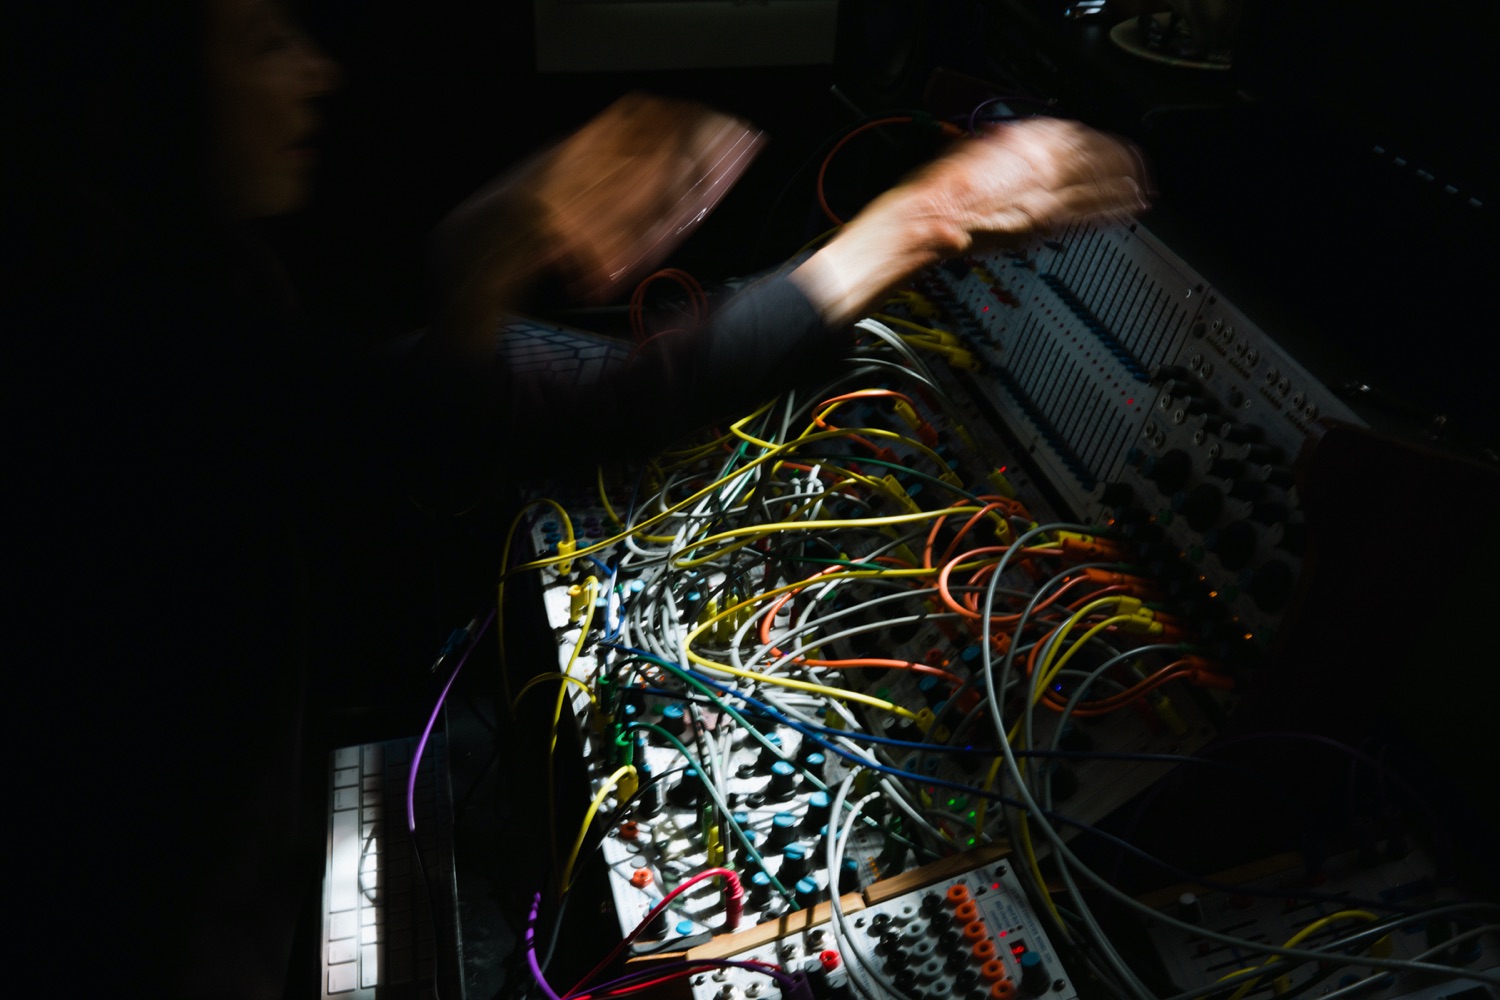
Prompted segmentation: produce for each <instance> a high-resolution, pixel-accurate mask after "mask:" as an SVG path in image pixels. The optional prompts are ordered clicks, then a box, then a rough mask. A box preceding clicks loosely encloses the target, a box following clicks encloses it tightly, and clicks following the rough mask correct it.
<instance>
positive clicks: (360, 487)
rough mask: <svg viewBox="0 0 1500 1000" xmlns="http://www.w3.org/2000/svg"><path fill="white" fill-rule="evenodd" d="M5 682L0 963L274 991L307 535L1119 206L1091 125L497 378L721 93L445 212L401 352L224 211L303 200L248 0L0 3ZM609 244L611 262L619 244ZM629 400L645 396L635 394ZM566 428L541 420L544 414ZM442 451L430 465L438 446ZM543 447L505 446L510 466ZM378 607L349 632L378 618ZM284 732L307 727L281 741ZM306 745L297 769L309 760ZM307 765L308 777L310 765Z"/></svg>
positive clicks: (658, 207) (728, 375)
mask: <svg viewBox="0 0 1500 1000" xmlns="http://www.w3.org/2000/svg"><path fill="white" fill-rule="evenodd" d="M5 16H6V22H7V23H6V24H5V25H4V27H3V35H4V41H3V43H0V44H3V45H4V46H5V52H4V61H5V72H6V74H7V93H6V95H5V103H6V107H5V109H4V110H5V114H6V135H7V146H8V149H7V153H6V163H5V168H6V172H7V177H6V183H5V198H6V204H5V208H4V212H5V234H4V243H5V252H6V257H5V266H4V269H3V274H0V281H3V301H0V310H3V331H4V338H5V351H6V364H5V374H6V386H5V390H4V399H5V406H6V418H5V433H6V437H7V442H6V448H5V456H6V460H7V466H8V468H7V472H8V476H7V488H6V492H7V496H8V499H10V501H11V503H10V504H8V505H7V507H8V509H9V521H8V530H7V532H6V541H5V550H4V559H5V564H6V571H7V573H6V575H7V580H8V583H9V587H8V588H7V589H8V594H7V601H6V604H7V612H8V615H7V617H8V622H7V625H6V628H5V639H6V644H7V650H6V652H7V660H8V669H7V676H8V678H10V679H11V680H12V687H11V690H10V691H9V692H7V699H6V701H7V706H8V709H9V714H10V715H11V716H12V717H13V719H12V725H11V727H10V730H11V734H12V736H11V738H12V739H13V740H14V741H15V742H16V744H17V745H19V746H20V747H21V748H22V757H21V760H20V761H19V763H18V765H17V766H16V767H15V768H13V773H14V774H16V776H17V780H16V783H15V786H14V791H13V795H12V799H11V805H10V813H11V823H10V826H11V828H12V837H11V838H10V843H11V844H12V851H11V858H12V862H13V863H14V864H16V865H17V866H19V867H21V868H22V869H23V870H22V872H20V873H19V876H18V877H16V878H13V879H11V880H10V881H11V886H12V888H11V891H10V892H8V894H7V898H8V899H9V900H10V901H11V903H12V909H13V912H14V913H15V914H16V915H17V916H19V918H20V919H19V923H20V924H21V925H22V929H21V930H20V931H18V932H17V933H16V934H14V935H13V936H12V948H13V949H15V956H13V958H12V963H13V964H14V965H15V966H16V967H17V968H20V969H21V970H22V976H23V978H35V979H36V981H38V982H40V983H42V984H45V985H46V987H47V988H48V990H49V992H54V993H62V994H67V993H72V992H82V991H85V990H87V991H102V992H115V993H121V994H125V995H131V994H138V995H152V996H161V997H175V996H204V995H212V996H246V997H250V996H278V995H282V994H283V993H284V992H286V993H289V994H290V995H300V994H301V993H302V992H304V991H306V992H311V990H312V989H313V988H314V987H315V984H314V983H309V982H305V981H294V982H291V983H290V984H289V983H288V963H289V955H290V954H291V948H292V938H293V931H294V928H295V926H296V922H297V918H298V913H299V911H300V910H301V908H302V906H303V904H304V902H310V901H313V900H314V897H315V896H316V886H317V879H318V877H319V874H320V872H321V866H322V846H323V831H322V830H321V823H322V815H323V813H322V806H321V803H322V802H323V795H324V794H326V792H325V790H324V789H322V788H320V787H316V782H313V781H304V773H305V771H306V768H305V766H304V765H305V764H306V763H307V762H308V760H307V759H311V760H312V761H314V762H316V761H317V760H318V759H319V757H318V754H319V753H320V752H321V748H317V747H313V748H307V747H305V746H304V742H303V737H302V734H303V732H304V720H303V707H304V693H305V688H306V682H307V676H308V671H309V668H310V664H309V662H308V660H309V648H310V635H311V634H312V633H313V631H314V630H315V629H317V628H318V627H320V623H319V622H318V621H317V620H316V619H315V617H314V613H315V609H316V608H317V606H318V604H317V597H318V595H317V594H316V593H315V592H313V589H312V588H313V587H314V585H315V582H316V580H317V579H318V575H317V573H316V572H314V570H315V569H316V567H315V566H310V562H315V559H312V558H311V557H310V553H313V552H315V550H316V546H315V545H314V544H312V542H313V539H314V536H315V535H316V533H317V532H318V531H319V530H320V526H322V525H326V524H327V523H329V521H330V520H331V519H333V518H336V517H337V516H338V514H339V511H340V510H341V509H344V507H345V506H346V505H348V504H351V503H358V502H361V497H363V496H366V495H368V494H370V493H380V492H385V493H391V492H399V491H400V490H401V489H402V488H403V485H402V483H401V482H400V479H401V476H402V475H403V474H405V472H407V471H409V470H410V469H411V468H412V466H411V464H410V463H408V462H404V461H396V460H393V458H392V455H391V451H390V447H389V442H392V441H405V442H409V443H411V444H412V445H413V446H414V447H413V449H412V450H413V451H414V452H418V453H420V454H422V455H423V457H424V458H426V459H427V460H428V461H427V462H426V464H424V465H422V466H421V467H420V474H421V475H423V476H427V477H434V476H446V475H452V476H456V477H463V476H472V475H475V474H476V473H477V474H481V475H482V474H486V473H490V470H495V469H501V468H505V467H509V466H508V465H506V464H505V463H503V462H502V458H505V457H510V458H514V457H515V456H518V455H528V456H532V457H536V458H539V459H540V458H544V457H545V456H546V454H548V453H547V452H546V451H545V450H544V444H545V442H544V441H543V440H542V439H543V437H544V436H543V435H540V434H536V433H534V432H528V430H527V428H528V427H534V426H540V425H541V422H542V421H547V422H548V426H549V427H551V428H552V430H551V431H549V433H556V428H557V427H570V426H572V427H582V426H583V423H582V422H583V421H584V420H585V419H586V420H587V427H588V429H589V431H590V433H589V434H588V435H585V436H580V437H575V438H573V440H574V441H576V442H577V443H578V444H579V445H580V446H583V445H584V444H585V443H586V444H587V448H588V449H591V450H592V451H593V452H594V453H596V454H599V453H604V454H607V453H609V452H610V451H611V450H612V449H615V448H619V447H624V446H625V445H627V444H629V445H632V446H634V447H637V448H639V447H644V446H646V445H648V444H650V443H657V444H660V443H663V442H664V440H665V438H666V437H667V436H669V435H670V434H672V433H674V432H677V431H681V430H684V429H686V426H687V425H689V424H691V423H693V422H702V421H705V420H707V419H709V418H711V417H715V416H720V415H723V414H724V413H725V412H727V411H730V410H733V409H734V408H736V407H738V406H741V405H744V404H747V403H750V402H753V401H755V400H756V399H758V398H760V397H761V396H763V395H764V394H766V393H768V392H770V391H772V390H774V389H775V388H777V387H778V386H780V385H782V384H784V383H785V381H787V380H788V379H789V377H790V375H789V373H791V372H793V371H797V370H804V369H807V368H810V367H817V366H820V365H823V364H826V363H828V362H830V361H831V360H832V359H833V358H834V357H836V356H837V355H838V354H839V353H840V351H841V348H842V347H843V346H844V345H845V344H846V342H847V340H846V333H845V331H846V329H847V327H848V326H849V325H850V323H851V322H852V321H853V320H855V319H857V318H858V317H859V316H860V315H861V314H862V313H864V312H865V311H867V310H868V309H870V308H871V307H872V306H873V305H875V304H876V303H878V302H879V301H880V300H881V298H882V296H884V295H885V294H886V293H887V292H888V291H889V290H890V289H892V288H894V287H896V286H898V285H899V284H901V283H902V282H903V281H905V280H906V279H908V278H909V277H910V276H911V275H912V274H913V273H914V272H915V271H916V270H918V269H920V268H922V267H925V266H927V265H930V264H933V263H935V262H937V261H939V260H941V259H943V258H945V257H948V256H952V255H955V254H961V253H964V252H966V251H967V250H968V249H969V248H970V247H971V246H972V245H973V244H974V242H975V241H976V240H982V239H986V238H989V237H992V236H996V235H999V236H1006V235H1020V234H1025V233H1028V232H1031V231H1033V230H1035V229H1037V228H1039V227H1046V226H1050V225H1053V224H1061V223H1063V222H1065V221H1067V220H1069V219H1072V218H1075V217H1078V216H1083V215H1088V214H1092V213H1097V212H1106V211H1112V210H1115V209H1120V208H1125V209H1134V208H1138V207H1140V205H1141V200H1140V199H1141V194H1140V185H1141V183H1142V178H1141V174H1140V168H1139V166H1138V164H1137V162H1136V159H1135V157H1134V156H1133V154H1132V153H1131V152H1130V151H1129V150H1127V149H1125V148H1124V147H1122V146H1121V145H1119V144H1118V143H1116V142H1114V141H1112V140H1110V139H1108V138H1106V137H1104V136H1101V135H1099V134H1097V133H1094V132H1091V131H1089V130H1087V129H1084V128H1082V127H1080V126H1077V125H1073V124H1068V123H1063V122H1056V121H1036V122H1032V123H1026V124H1018V125H1014V126H1010V127H1008V128H1006V129H1004V130H1001V131H998V132H996V133H993V134H991V135H987V136H985V137H982V138H980V139H978V140H975V141H968V142H964V143H961V144H959V145H958V146H957V147H956V148H955V149H954V150H953V151H952V152H950V153H949V154H948V155H946V156H944V157H942V158H940V159H938V160H936V161H934V162H933V163H932V164H930V165H929V166H928V167H927V168H925V169H923V170H921V171H919V172H917V173H916V174H915V175H914V176H912V177H911V178H910V179H908V180H907V181H905V182H904V183H902V184H901V185H899V186H897V187H896V188H894V189H892V190H891V191H889V192H887V193H886V194H884V195H882V196H880V197H879V198H877V199H876V200H875V201H874V202H873V203H872V204H871V205H869V206H868V207H867V208H866V209H865V210H864V211H863V212H862V213H860V214H859V216H857V217H856V218H855V219H854V220H853V221H852V222H851V223H849V224H848V225H847V226H845V227H844V228H843V229H842V230H841V231H840V232H839V233H838V234H837V235H836V236H835V238H834V239H833V240H831V241H830V242H829V243H828V244H827V245H826V246H825V247H824V248H823V249H821V250H819V251H818V252H817V253H815V254H813V255H812V256H810V257H809V258H807V259H806V260H804V261H801V262H800V263H798V264H797V265H796V266H795V267H793V268H790V269H787V270H785V271H784V272H783V273H779V274H777V275H773V276H770V277H768V278H766V279H764V280H761V281H759V282H756V283H755V284H753V285H752V286H750V287H749V288H747V289H746V290H744V291H742V292H741V293H739V294H738V295H736V296H735V297H733V298H732V299H730V300H729V301H728V302H727V303H725V304H724V306H723V307H722V308H721V309H720V310H719V311H718V312H717V313H716V314H715V315H714V316H713V317H712V318H711V319H710V320H709V321H708V322H707V323H706V324H705V325H704V327H703V328H702V329H700V330H697V331H694V332H693V334H692V335H691V336H686V337H673V338H659V339H658V341H657V342H655V343H654V344H653V346H652V347H651V348H650V349H649V350H647V351H644V352H642V355H641V357H640V358H639V359H638V360H637V362H636V363H635V364H633V365H631V366H630V367H629V368H626V369H623V370H621V371H619V372H616V373H614V375H613V376H612V378H611V379H609V380H607V381H606V382H605V383H603V384H602V385H601V386H598V387H595V388H594V389H592V390H591V392H590V396H589V407H588V410H589V412H588V415H587V417H584V416H581V415H580V414H581V413H582V411H583V407H579V406H574V405H572V404H573V403H574V402H575V400H572V399H570V398H568V397H567V395H566V394H561V395H559V394H557V393H555V392H550V391H544V390H543V389H542V388H539V387H537V386H536V385H534V384H530V383H522V382H518V381H515V380H512V379H510V378H509V377H508V375H507V373H506V372H504V371H498V370H496V369H495V367H494V365H493V363H492V361H491V359H492V358H493V336H494V328H495V319H496V317H497V316H498V315H499V314H500V313H501V312H502V311H503V310H505V309H506V308H507V307H508V306H513V305H514V304H516V303H517V302H519V301H521V298H522V296H523V295H524V293H525V290H526V288H527V286H528V284H529V283H531V282H534V281H535V280H536V279H537V278H538V277H539V276H540V275H542V274H544V273H556V274H561V275H562V276H563V277H564V278H565V280H566V281H567V282H568V284H569V287H571V288H572V289H573V290H574V291H575V293H576V294H578V295H579V296H580V297H583V298H599V297H602V296H605V295H608V294H610V293H611V291H612V290H613V289H616V288H618V287H619V286H620V284H621V282H622V280H624V276H628V275H627V272H632V271H634V272H638V270H639V268H640V267H642V266H645V265H646V264H649V263H650V258H651V255H652V252H653V250H654V249H655V250H659V246H658V244H659V243H660V241H659V239H658V236H659V232H660V227H661V213H663V212H670V211H671V210H672V206H675V205H677V204H678V203H679V201H680V199H681V198H682V196H683V194H684V192H685V191H686V190H687V189H688V188H689V187H690V186H691V184H692V180H693V178H694V177H695V176H697V175H698V174H700V173H701V170H702V168H703V166H704V163H705V162H706V161H707V160H709V159H711V158H712V155H713V150H714V149H715V148H716V147H715V145H714V143H715V142H716V141H718V140H717V139H716V138H715V137H716V136H721V135H722V131H723V129H724V128H725V127H726V119H724V118H723V117H722V116H715V115H713V114H712V113H710V112H707V111H706V110H703V109H698V108H693V107H690V106H686V105H682V104H680V103H675V102H663V101H657V100H655V99H652V98H645V97H631V98H626V99H624V100H622V101H621V102H619V103H617V104H616V105H614V106H612V107H611V108H609V109H608V110H606V111H605V112H604V113H603V115H602V116H601V117H600V118H599V119H597V120H596V121H595V122H593V123H591V124H590V125H588V126H586V127H585V128H584V129H583V130H581V131H580V132H579V133H577V134H576V135H574V136H572V137H570V138H568V139H566V140H564V141H563V142H562V143H560V144H559V145H558V146H556V147H555V148H553V149H552V150H550V151H548V152H546V153H543V154H541V155H540V156H539V157H538V158H536V159H535V160H533V161H532V162H531V163H529V164H528V165H527V166H526V167H524V168H523V169H521V170H519V171H517V172H515V173H513V174H512V175H511V176H509V177H508V178H506V179H504V180H502V181H501V182H499V183H497V184H496V185H495V186H493V187H492V188H490V189H487V190H486V191H485V192H482V193H481V194H480V195H479V196H476V198H475V199H473V200H472V201H471V202H469V203H467V204H466V205H465V206H463V207H461V208H460V209H459V210H458V211H457V212H456V213H455V215H454V216H453V217H452V218H451V219H450V220H448V222H446V223H445V224H444V226H443V227H441V229H440V230H439V232H438V234H437V246H436V247H435V250H434V260H435V261H436V262H437V263H438V266H439V270H440V280H439V286H440V289H441V292H442V296H443V301H442V303H441V305H440V306H439V311H438V314H437V315H436V317H435V319H434V323H433V326H432V328H431V329H430V330H429V331H428V333H427V335H426V337H424V339H423V342H422V343H421V344H420V345H419V346H418V347H417V348H416V350H415V351H414V352H413V353H412V355H411V356H410V357H409V358H407V359H406V360H405V363H404V364H403V365H401V366H400V367H399V369H398V370H396V371H384V370H382V369H381V368H380V367H379V366H377V365H376V364H375V363H374V362H373V361H372V359H370V358H368V357H367V356H366V355H364V354H363V353H362V352H360V351H358V350H356V349H355V348H354V347H352V346H351V345H349V344H346V343H343V342H341V341H339V340H338V338H337V337H335V336H331V335H329V334H327V333H322V332H319V331H313V330H309V329H306V328H305V326H304V324H303V322H302V321H301V319H300V318H299V315H298V311H297V309H296V305H295V296H294V294H293V292H292V289H290V288H289V287H288V284H287V282H286V280H285V278H284V277H283V275H282V272H281V270H280V269H279V267H278V265H277V263H276V261H275V260H274V259H273V258H272V256H271V255H270V254H269V253H268V252H267V251H266V250H265V249H264V247H263V246H262V245H261V244H260V243H259V242H258V241H257V240H256V238H255V236H254V234H253V230H251V229H249V228H247V223H248V222H250V221H252V220H254V219H256V218H259V217H264V216H267V215H274V214H279V213H284V212H289V211H292V210H295V209H296V208H297V207H299V206H300V205H302V204H303V202H304V201H305V200H306V199H307V197H308V195H309V190H310V179H311V174H312V171H313V168H314V161H315V156H314V154H313V152H312V147H311V142H312V140H313V138H314V136H315V134H316V130H317V128H318V117H317V107H316V99H317V98H318V97H319V96H320V95H321V94H324V93H326V92H327V91H328V90H330V89H331V88H333V87H335V86H337V84H338V81H339V71H338V68H337V67H336V66H335V65H334V64H333V63H332V62H331V61H330V60H329V59H328V58H327V57H326V56H325V55H324V54H323V53H322V52H321V51H320V50H319V49H318V48H317V47H316V46H315V45H314V44H313V42H312V41H311V40H310V39H309V38H308V37H307V36H306V35H305V34H304V33H303V32H302V31H301V30H300V29H299V27H298V26H297V24H296V22H295V21H294V20H293V19H292V18H291V17H290V16H289V14H288V13H287V11H286V9H285V8H284V7H283V6H282V5H281V4H280V3H277V2H273V0H94V2H89V0H47V2H45V3H35V4H29V5H25V6H12V7H10V8H8V9H7V11H6V15H5ZM622 262H624V263H623V264H622ZM642 394H649V395H650V398H654V399H657V400H658V401H661V400H671V401H672V405H670V406H668V405H657V406H651V407H636V406H633V405H631V404H632V402H633V401H634V400H635V399H638V398H641V396H642ZM570 421H571V423H569V422H570ZM433 456H436V459H435V460H434V459H433ZM532 468H533V469H535V468H536V466H535V465H533V466H532ZM372 627H374V626H373V625H372ZM309 751H310V752H309ZM305 758H307V759H305ZM311 773H312V774H313V775H317V776H318V777H321V770H320V769H319V768H317V767H313V769H312V771H311Z"/></svg>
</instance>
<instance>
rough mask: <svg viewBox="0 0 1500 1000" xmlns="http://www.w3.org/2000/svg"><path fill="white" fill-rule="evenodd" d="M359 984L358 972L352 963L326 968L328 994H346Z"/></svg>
mask: <svg viewBox="0 0 1500 1000" xmlns="http://www.w3.org/2000/svg"><path fill="white" fill-rule="evenodd" d="M358 983H359V970H358V969H356V968H355V967H354V963H353V962H349V963H346V964H344V965H330V966H329V967H328V992H329V993H348V992H350V991H352V990H353V989H354V988H355V986H356V985H358Z"/></svg>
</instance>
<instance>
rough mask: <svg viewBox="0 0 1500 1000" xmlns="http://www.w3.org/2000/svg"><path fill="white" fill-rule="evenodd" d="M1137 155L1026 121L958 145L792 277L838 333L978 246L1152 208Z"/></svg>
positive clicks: (1070, 127) (1095, 135)
mask: <svg viewBox="0 0 1500 1000" xmlns="http://www.w3.org/2000/svg"><path fill="white" fill-rule="evenodd" d="M1145 185H1146V173H1145V166H1144V163H1143V162H1142V161H1141V159H1140V157H1139V155H1138V154H1137V153H1136V152H1135V150H1134V149H1132V148H1131V147H1129V146H1127V145H1125V144H1124V143H1122V142H1120V141H1118V140H1116V139H1112V138H1110V137H1109V136H1106V135H1103V134H1102V133H1099V132H1095V131H1093V130H1092V129H1089V128H1085V127H1084V126H1082V125H1078V124H1076V123H1073V122H1065V121H1060V120H1057V119H1042V118H1036V119H1028V120H1026V121H1023V122H1017V123H1014V124H1009V125H1004V126H1001V127H999V128H995V129H992V130H990V131H988V132H986V133H984V134H983V135H981V136H979V137H977V138H974V139H968V140H964V141H962V142H960V143H959V144H958V145H957V146H956V147H955V148H953V149H952V150H951V151H950V152H948V153H947V154H946V155H944V156H942V157H940V158H939V159H937V160H935V161H933V162H932V163H930V164H928V165H927V166H926V167H924V168H922V169H921V170H919V171H918V172H917V173H916V174H914V175H913V176H912V177H910V178H909V179H907V180H905V181H903V182H902V183H901V184H899V185H898V186H896V187H894V188H892V189H891V190H889V191H887V192H886V193H885V194H882V195H881V196H880V197H879V198H876V199H875V200H874V201H873V202H871V203H870V204H869V205H868V206H867V207H866V208H865V210H864V211H862V212H861V213H860V214H859V215H858V216H856V217H855V219H854V220H853V221H852V222H850V223H849V224H848V225H847V226H845V227H844V228H843V229H842V230H840V231H839V233H838V234H837V235H836V236H835V237H834V238H833V240H832V241H831V242H830V243H829V244H828V245H827V246H825V247H824V248H823V249H822V250H820V251H818V253H817V254H815V255H814V256H813V257H812V258H811V259H809V260H808V261H806V262H805V263H804V264H803V265H802V266H800V267H799V268H798V269H797V270H796V271H795V272H793V274H792V280H793V281H794V282H796V283H797V284H798V286H799V287H801V288H802V290H803V291H804V292H805V293H806V294H807V295H808V297H809V298H810V299H812V301H813V303H814V305H816V306H817V307H818V308H819V310H820V311H821V312H822V313H823V316H824V318H825V319H826V320H827V321H828V322H829V323H830V324H831V325H835V326H841V325H844V324H847V323H849V322H852V321H853V320H855V319H857V318H858V317H859V316H861V315H863V313H864V312H866V311H868V309H869V308H870V307H871V306H873V305H874V304H875V303H877V302H878V301H879V300H880V299H881V298H882V297H883V296H884V295H886V294H887V293H888V292H889V291H890V290H891V289H892V288H894V287H895V286H896V285H898V284H900V283H901V282H902V281H905V280H906V279H908V278H909V277H911V275H912V274H914V273H915V272H916V271H918V270H920V269H921V268H923V267H927V266H929V265H931V264H935V263H937V261H939V260H941V259H943V258H945V257H953V256H958V255H960V254H964V253H968V252H969V251H970V250H971V249H973V248H974V247H975V245H976V243H983V242H986V241H1005V240H1012V241H1013V240H1014V239H1016V238H1018V237H1024V236H1029V235H1031V234H1033V233H1036V232H1044V231H1048V230H1051V229H1054V228H1057V227H1061V226H1063V225H1066V224H1067V223H1069V222H1072V221H1074V220H1076V219H1081V218H1087V217H1089V216H1094V215H1102V214H1107V213H1112V212H1121V211H1140V210H1142V209H1144V208H1145V207H1146V201H1145V197H1144V190H1145Z"/></svg>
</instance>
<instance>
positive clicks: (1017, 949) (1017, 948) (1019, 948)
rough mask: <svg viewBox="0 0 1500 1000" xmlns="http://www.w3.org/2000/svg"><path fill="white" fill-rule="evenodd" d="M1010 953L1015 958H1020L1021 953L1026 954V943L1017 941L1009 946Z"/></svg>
mask: <svg viewBox="0 0 1500 1000" xmlns="http://www.w3.org/2000/svg"><path fill="white" fill-rule="evenodd" d="M1010 953H1011V954H1012V955H1014V956H1016V957H1017V958H1020V957H1021V956H1022V955H1024V954H1026V945H1024V944H1022V943H1021V942H1019V941H1018V942H1016V943H1015V944H1013V945H1011V946H1010Z"/></svg>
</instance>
